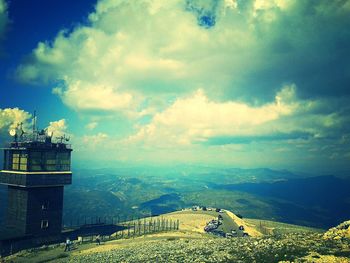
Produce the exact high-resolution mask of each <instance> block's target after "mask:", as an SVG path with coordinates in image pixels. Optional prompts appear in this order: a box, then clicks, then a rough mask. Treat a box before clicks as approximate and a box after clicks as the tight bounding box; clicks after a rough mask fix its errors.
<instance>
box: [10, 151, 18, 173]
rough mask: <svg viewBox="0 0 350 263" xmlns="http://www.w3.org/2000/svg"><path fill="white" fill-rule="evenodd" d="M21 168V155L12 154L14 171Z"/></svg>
mask: <svg viewBox="0 0 350 263" xmlns="http://www.w3.org/2000/svg"><path fill="white" fill-rule="evenodd" d="M18 168H19V153H12V170H18Z"/></svg>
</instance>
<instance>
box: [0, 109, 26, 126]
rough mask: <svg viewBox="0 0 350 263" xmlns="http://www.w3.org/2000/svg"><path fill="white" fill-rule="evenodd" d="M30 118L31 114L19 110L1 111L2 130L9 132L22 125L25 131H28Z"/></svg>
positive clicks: (0, 122) (0, 123)
mask: <svg viewBox="0 0 350 263" xmlns="http://www.w3.org/2000/svg"><path fill="white" fill-rule="evenodd" d="M30 118H31V114H30V113H28V112H26V111H24V110H21V109H19V108H6V109H0V130H7V131H9V130H10V129H13V128H16V127H17V126H18V125H19V124H20V123H22V124H23V129H24V130H25V131H26V130H28V129H29V128H30V124H29V122H28V120H29V119H30Z"/></svg>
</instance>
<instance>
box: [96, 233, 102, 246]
mask: <svg viewBox="0 0 350 263" xmlns="http://www.w3.org/2000/svg"><path fill="white" fill-rule="evenodd" d="M96 244H97V245H101V237H100V235H97V236H96Z"/></svg>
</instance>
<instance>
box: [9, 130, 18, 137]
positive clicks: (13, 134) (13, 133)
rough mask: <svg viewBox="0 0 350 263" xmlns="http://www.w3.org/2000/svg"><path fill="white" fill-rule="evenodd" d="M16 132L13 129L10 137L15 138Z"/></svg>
mask: <svg viewBox="0 0 350 263" xmlns="http://www.w3.org/2000/svg"><path fill="white" fill-rule="evenodd" d="M16 133H17V132H16V130H15V129H11V130H10V135H11V136H12V137H13V136H15V135H16Z"/></svg>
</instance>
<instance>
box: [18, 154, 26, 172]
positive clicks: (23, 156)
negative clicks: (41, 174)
mask: <svg viewBox="0 0 350 263" xmlns="http://www.w3.org/2000/svg"><path fill="white" fill-rule="evenodd" d="M27 162H28V154H27V153H21V154H20V161H19V170H22V171H26V170H27Z"/></svg>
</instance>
